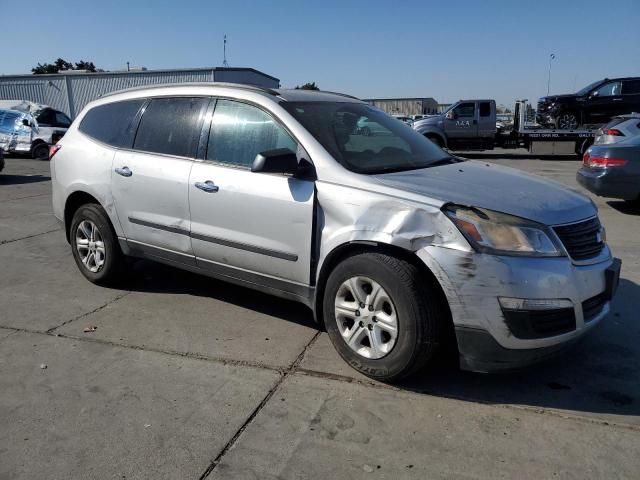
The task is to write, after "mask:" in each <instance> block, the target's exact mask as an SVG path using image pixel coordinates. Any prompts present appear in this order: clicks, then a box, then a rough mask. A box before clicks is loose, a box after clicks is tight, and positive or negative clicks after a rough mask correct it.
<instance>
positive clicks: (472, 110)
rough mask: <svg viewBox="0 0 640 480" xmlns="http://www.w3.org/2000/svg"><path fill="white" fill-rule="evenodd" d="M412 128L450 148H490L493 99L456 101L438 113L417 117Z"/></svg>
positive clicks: (494, 103)
mask: <svg viewBox="0 0 640 480" xmlns="http://www.w3.org/2000/svg"><path fill="white" fill-rule="evenodd" d="M413 128H414V129H415V130H416V131H418V132H419V133H421V134H422V135H424V136H425V137H427V138H429V139H430V140H431V141H433V142H435V143H437V144H438V145H440V146H441V147H447V148H449V149H451V150H466V149H469V150H476V149H483V150H489V149H493V145H494V142H495V136H496V131H497V129H496V102H495V100H459V101H457V102H456V103H454V104H453V105H451V106H450V107H449V108H448V109H447V110H445V111H444V112H443V113H442V114H440V115H437V116H435V117H428V118H425V119H422V120H417V121H416V122H415V123H414V125H413Z"/></svg>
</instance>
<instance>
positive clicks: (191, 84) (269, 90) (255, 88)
mask: <svg viewBox="0 0 640 480" xmlns="http://www.w3.org/2000/svg"><path fill="white" fill-rule="evenodd" d="M202 86H208V87H228V88H236V89H238V90H252V91H256V92H263V93H268V94H269V95H273V96H279V95H280V93H279V92H278V91H276V90H274V89H272V88H268V87H261V86H259V85H249V84H246V83H229V82H184V83H160V84H156V85H141V86H139V87H132V88H124V89H122V90H117V91H115V92H109V93H105V94H103V95H100V96H99V98H105V97H110V96H112V95H117V94H119V93H124V92H136V91H140V90H150V89H156V88H167V87H202Z"/></svg>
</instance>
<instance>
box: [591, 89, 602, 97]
mask: <svg viewBox="0 0 640 480" xmlns="http://www.w3.org/2000/svg"><path fill="white" fill-rule="evenodd" d="M599 94H600V93H599V92H598V91H597V90H595V91H593V92H591V95H589V97H591V98H594V97H597V96H598V95H599Z"/></svg>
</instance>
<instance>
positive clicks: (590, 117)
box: [536, 77, 640, 130]
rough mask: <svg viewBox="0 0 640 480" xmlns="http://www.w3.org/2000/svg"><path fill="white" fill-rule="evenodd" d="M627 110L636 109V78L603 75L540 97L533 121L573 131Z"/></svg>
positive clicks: (639, 94)
mask: <svg viewBox="0 0 640 480" xmlns="http://www.w3.org/2000/svg"><path fill="white" fill-rule="evenodd" d="M631 112H640V77H627V78H613V79H609V78H605V79H603V80H598V81H597V82H593V83H592V84H590V85H587V86H586V87H584V88H583V89H582V90H580V91H578V92H577V93H574V94H570V95H551V96H548V97H542V98H541V99H540V100H539V101H538V109H537V112H536V121H537V122H538V123H539V124H540V125H542V126H544V127H547V128H556V129H560V130H574V129H576V128H578V127H580V126H586V125H601V124H603V123H607V122H608V121H609V119H610V118H611V117H615V116H616V115H623V114H625V113H631Z"/></svg>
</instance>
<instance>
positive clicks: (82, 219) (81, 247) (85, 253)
mask: <svg viewBox="0 0 640 480" xmlns="http://www.w3.org/2000/svg"><path fill="white" fill-rule="evenodd" d="M94 229H96V230H95V231H94ZM91 232H94V233H93V235H92V234H91ZM69 239H70V242H71V252H72V254H73V258H74V260H75V261H76V265H77V266H78V269H80V272H81V273H82V274H83V275H84V276H85V277H86V278H87V280H89V281H90V282H92V283H96V284H98V285H109V284H113V283H115V282H116V280H117V279H118V278H119V276H120V273H121V272H122V271H123V267H124V255H123V254H122V251H121V250H120V245H119V244H118V238H117V237H116V234H115V232H114V231H113V227H112V226H111V222H110V221H109V217H108V216H107V214H106V212H105V211H104V209H103V208H102V207H101V206H99V205H97V204H95V203H89V204H85V205H82V206H81V207H80V208H78V210H76V212H75V214H74V215H73V219H72V220H71V230H70V231H69ZM92 252H93V257H92V256H91V253H92Z"/></svg>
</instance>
